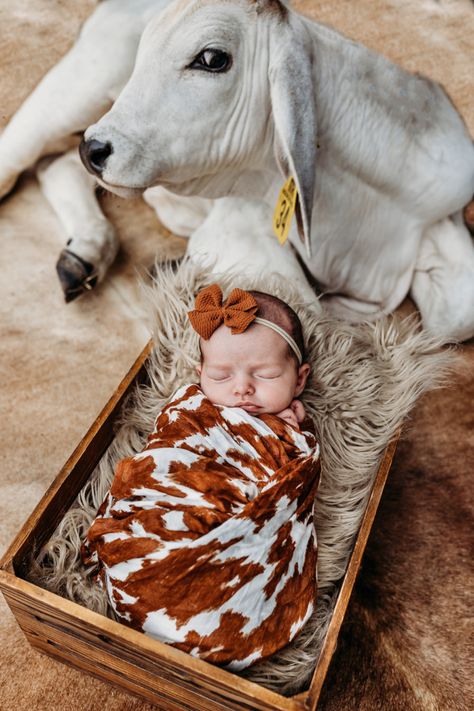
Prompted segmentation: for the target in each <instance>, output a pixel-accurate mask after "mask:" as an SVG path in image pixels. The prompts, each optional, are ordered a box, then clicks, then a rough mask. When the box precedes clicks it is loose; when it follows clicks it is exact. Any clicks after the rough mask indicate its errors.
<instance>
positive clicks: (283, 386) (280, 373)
mask: <svg viewBox="0 0 474 711" xmlns="http://www.w3.org/2000/svg"><path fill="white" fill-rule="evenodd" d="M190 320H191V323H192V324H193V327H194V328H195V329H196V330H197V332H198V333H199V334H200V335H201V340H200V345H201V363H200V365H199V366H198V372H199V376H200V384H201V388H202V390H203V392H204V394H205V395H206V397H208V398H209V399H210V400H211V401H212V402H214V403H215V404H217V405H227V406H229V407H242V408H243V409H245V410H247V411H248V412H252V413H254V414H256V415H259V414H264V413H278V412H281V411H282V410H284V409H285V408H287V407H288V406H289V405H290V403H291V401H292V400H293V399H294V398H296V397H298V396H299V395H300V394H301V393H302V392H303V389H304V386H305V384H306V380H307V377H308V374H309V370H310V367H309V365H308V363H305V362H304V356H305V354H304V341H303V333H302V328H301V323H300V320H299V318H298V316H297V315H296V313H295V312H294V311H293V309H292V308H291V307H290V306H288V304H286V303H285V302H284V301H282V300H281V299H278V298H277V297H276V296H272V295H270V294H264V293H262V292H259V291H249V292H243V291H242V290H240V289H235V290H234V291H232V292H231V294H230V295H229V298H228V299H227V301H226V302H225V303H224V304H223V305H222V292H221V291H220V288H219V287H218V286H217V284H213V285H212V286H210V287H207V289H203V290H202V291H201V292H200V294H199V295H198V297H197V299H196V310H195V311H192V312H191V313H190ZM265 322H266V323H265ZM226 324H227V325H226Z"/></svg>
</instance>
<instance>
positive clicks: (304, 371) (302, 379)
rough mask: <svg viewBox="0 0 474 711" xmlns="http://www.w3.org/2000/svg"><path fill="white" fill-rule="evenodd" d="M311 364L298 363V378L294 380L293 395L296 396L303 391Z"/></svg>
mask: <svg viewBox="0 0 474 711" xmlns="http://www.w3.org/2000/svg"><path fill="white" fill-rule="evenodd" d="M310 370H311V366H310V365H309V363H303V364H302V365H300V367H299V368H298V379H297V381H296V390H295V396H296V397H298V395H301V393H302V392H303V390H304V388H305V385H306V381H307V380H308V375H309V373H310Z"/></svg>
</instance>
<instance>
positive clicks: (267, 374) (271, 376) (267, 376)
mask: <svg viewBox="0 0 474 711" xmlns="http://www.w3.org/2000/svg"><path fill="white" fill-rule="evenodd" d="M280 375H281V372H280V371H279V370H261V371H258V372H257V373H255V377H256V378H259V379H261V380H276V379H277V378H279V377H280Z"/></svg>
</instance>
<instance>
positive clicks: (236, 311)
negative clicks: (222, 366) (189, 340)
mask: <svg viewBox="0 0 474 711" xmlns="http://www.w3.org/2000/svg"><path fill="white" fill-rule="evenodd" d="M257 309H258V304H257V302H256V301H255V299H254V298H253V296H252V294H249V293H248V292H247V291H244V290H243V289H232V291H231V292H230V294H229V296H228V297H227V301H226V302H225V303H224V304H223V303H222V290H221V288H220V286H219V285H218V284H211V285H210V286H207V287H206V288H205V289H202V290H201V291H200V292H199V294H198V295H197V297H196V303H195V309H194V311H189V312H188V316H189V320H190V321H191V325H192V327H193V328H194V330H195V331H197V332H198V333H199V335H200V336H201V338H204V340H205V341H207V340H208V339H209V338H210V337H211V336H212V334H213V333H214V331H215V330H216V328H219V326H220V325H221V324H222V323H224V324H225V325H226V326H227V327H228V328H230V329H231V331H232V333H234V334H235V333H243V331H245V329H246V328H248V326H250V324H251V323H252V321H253V320H254V318H255V317H256V312H257Z"/></svg>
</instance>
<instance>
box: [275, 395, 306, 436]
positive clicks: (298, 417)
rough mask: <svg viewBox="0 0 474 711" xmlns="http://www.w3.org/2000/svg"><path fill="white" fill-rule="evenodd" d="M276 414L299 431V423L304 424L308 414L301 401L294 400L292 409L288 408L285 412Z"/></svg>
mask: <svg viewBox="0 0 474 711" xmlns="http://www.w3.org/2000/svg"><path fill="white" fill-rule="evenodd" d="M276 414H277V415H278V417H281V419H282V420H285V422H288V424H289V425H292V426H293V427H296V429H297V430H299V423H300V422H303V420H304V418H305V414H306V413H305V411H304V407H303V403H302V402H301V400H293V402H292V403H291V405H290V407H287V408H286V409H285V410H282V411H281V412H277V413H276Z"/></svg>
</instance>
